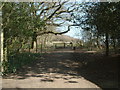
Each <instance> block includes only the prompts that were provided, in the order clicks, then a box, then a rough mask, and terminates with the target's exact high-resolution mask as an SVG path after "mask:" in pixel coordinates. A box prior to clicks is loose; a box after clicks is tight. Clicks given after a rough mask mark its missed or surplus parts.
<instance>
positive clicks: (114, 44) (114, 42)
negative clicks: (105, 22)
mask: <svg viewBox="0 0 120 90" xmlns="http://www.w3.org/2000/svg"><path fill="white" fill-rule="evenodd" d="M113 48H114V52H115V53H116V40H115V38H113Z"/></svg>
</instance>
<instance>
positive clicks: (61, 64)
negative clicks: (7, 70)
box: [2, 50, 100, 88]
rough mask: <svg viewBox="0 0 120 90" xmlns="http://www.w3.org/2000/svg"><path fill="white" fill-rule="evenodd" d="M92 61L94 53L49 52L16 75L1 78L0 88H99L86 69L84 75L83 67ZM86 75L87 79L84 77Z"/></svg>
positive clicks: (91, 74)
mask: <svg viewBox="0 0 120 90" xmlns="http://www.w3.org/2000/svg"><path fill="white" fill-rule="evenodd" d="M99 57H100V55H99ZM94 59H97V56H96V57H94V52H84V51H79V52H78V51H72V50H59V51H54V52H50V53H48V54H45V55H43V56H42V57H36V60H35V61H34V63H32V64H31V65H29V66H25V67H23V69H22V70H20V71H19V73H18V74H17V75H10V76H9V77H7V78H4V79H2V81H3V83H2V86H3V88H100V86H98V85H96V84H97V83H96V82H95V83H96V84H95V83H93V82H92V81H91V79H90V78H91V76H93V72H94V71H92V73H88V72H89V70H88V72H85V71H86V70H87V69H86V68H84V67H86V66H87V64H88V63H89V62H92V61H93V60H94ZM86 74H87V77H90V78H87V77H86V76H85V75H86ZM94 74H95V72H94ZM84 76H85V77H84ZM86 78H87V79H86ZM89 79H90V80H89ZM94 79H95V78H93V81H94Z"/></svg>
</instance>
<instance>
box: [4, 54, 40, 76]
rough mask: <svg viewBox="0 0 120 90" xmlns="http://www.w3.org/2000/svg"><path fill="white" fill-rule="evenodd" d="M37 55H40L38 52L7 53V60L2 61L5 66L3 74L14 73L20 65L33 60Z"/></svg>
mask: <svg viewBox="0 0 120 90" xmlns="http://www.w3.org/2000/svg"><path fill="white" fill-rule="evenodd" d="M39 57H41V54H40V53H17V54H14V55H9V56H8V61H6V62H4V63H3V66H4V68H5V72H4V74H7V73H16V72H17V71H19V69H20V68H21V67H22V66H24V65H27V64H30V63H32V62H34V61H35V60H36V59H38V58H39Z"/></svg>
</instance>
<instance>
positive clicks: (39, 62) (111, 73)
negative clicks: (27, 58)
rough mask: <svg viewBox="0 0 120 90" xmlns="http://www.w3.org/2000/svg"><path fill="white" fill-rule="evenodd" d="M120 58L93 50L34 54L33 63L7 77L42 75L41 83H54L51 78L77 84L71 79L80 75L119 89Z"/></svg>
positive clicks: (100, 84)
mask: <svg viewBox="0 0 120 90" xmlns="http://www.w3.org/2000/svg"><path fill="white" fill-rule="evenodd" d="M119 58H120V56H111V57H104V56H103V55H102V54H98V53H95V52H85V51H72V50H71V51H70V50H60V51H54V52H51V53H47V54H45V55H43V56H42V57H41V56H37V59H36V60H34V62H33V63H32V64H30V65H28V66H24V67H23V68H22V69H21V70H20V71H19V72H18V73H17V74H16V77H15V75H14V76H11V77H9V78H15V79H19V80H21V79H26V78H29V77H41V78H42V79H41V82H54V79H60V78H62V79H64V80H67V82H65V83H78V82H77V81H74V80H71V79H77V78H82V77H83V78H85V79H87V80H89V81H91V82H93V83H95V84H96V85H98V86H99V87H101V88H118V59H119ZM53 73H58V74H63V75H64V76H67V75H72V77H66V78H65V77H61V76H59V75H58V76H57V75H53ZM51 77H52V79H51ZM7 78H8V77H7ZM53 78H54V79H53Z"/></svg>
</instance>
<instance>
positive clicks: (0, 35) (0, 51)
mask: <svg viewBox="0 0 120 90" xmlns="http://www.w3.org/2000/svg"><path fill="white" fill-rule="evenodd" d="M0 30H1V32H0V46H1V47H0V57H1V58H0V59H1V64H2V63H3V60H4V55H3V51H4V50H3V29H2V28H1V27H0ZM1 72H4V68H3V66H1Z"/></svg>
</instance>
